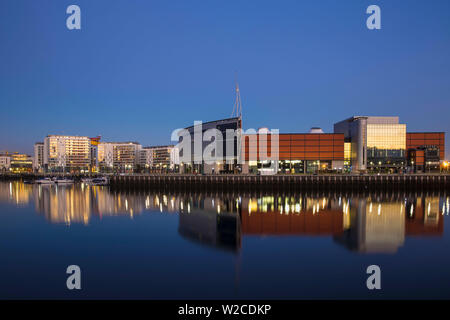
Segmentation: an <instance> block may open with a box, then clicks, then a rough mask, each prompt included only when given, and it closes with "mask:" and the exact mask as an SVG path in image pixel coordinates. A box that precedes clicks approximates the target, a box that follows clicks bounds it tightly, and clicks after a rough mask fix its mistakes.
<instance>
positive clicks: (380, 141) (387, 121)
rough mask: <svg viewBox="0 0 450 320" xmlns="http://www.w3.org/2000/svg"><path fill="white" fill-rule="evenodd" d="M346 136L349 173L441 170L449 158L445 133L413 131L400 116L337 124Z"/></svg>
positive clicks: (358, 118) (336, 128)
mask: <svg viewBox="0 0 450 320" xmlns="http://www.w3.org/2000/svg"><path fill="white" fill-rule="evenodd" d="M334 132H335V133H343V134H344V136H345V145H344V150H345V163H346V166H348V169H349V171H353V172H361V171H363V172H364V171H366V170H367V171H371V172H374V171H383V172H400V171H403V170H406V169H408V168H409V169H411V170H414V171H423V170H431V169H433V170H439V165H440V162H441V161H442V160H444V157H445V133H444V132H411V133H408V132H407V130H406V124H401V123H399V119H398V117H371V116H354V117H351V118H349V119H346V120H343V121H341V122H338V123H335V124H334Z"/></svg>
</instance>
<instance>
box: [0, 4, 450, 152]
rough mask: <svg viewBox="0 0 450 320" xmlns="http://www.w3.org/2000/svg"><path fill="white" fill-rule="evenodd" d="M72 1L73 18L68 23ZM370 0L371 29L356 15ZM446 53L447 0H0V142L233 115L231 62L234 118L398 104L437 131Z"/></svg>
mask: <svg viewBox="0 0 450 320" xmlns="http://www.w3.org/2000/svg"><path fill="white" fill-rule="evenodd" d="M70 4H77V5H79V6H80V8H81V16H82V29H81V30H74V31H70V30H68V29H67V28H66V22H65V21H66V18H67V16H68V15H67V14H66V8H67V6H69V5H70ZM370 4H377V5H379V6H380V7H381V15H382V29H381V30H376V31H371V30H368V29H367V28H366V23H365V21H366V18H367V16H368V15H367V14H366V13H365V11H366V8H367V7H368V6H369V5H370ZM449 57H450V1H448V0H442V1H439V0H433V1H426V0H420V1H414V0H409V1H407V0H403V1H402V0H397V1H378V0H372V1H364V0H346V1H338V0H333V1H331V0H310V1H298V0H297V1H284V0H280V1H264V0H259V1H234V0H228V1H206V0H204V1H200V0H192V1H187V0H184V1H173V0H165V1H144V0H128V1H125V0H118V1H111V0H109V1H103V0H95V1H92V0H89V1H86V0H71V1H66V0H53V1H50V0H39V1H33V0H28V1H25V0H2V1H1V2H0V113H1V117H0V119H1V120H0V150H9V151H21V152H31V151H32V145H33V143H34V142H36V141H40V140H42V139H43V137H44V136H46V135H47V134H60V133H64V134H75V135H88V136H96V135H101V136H102V137H103V140H114V141H121V140H125V141H128V140H133V141H139V142H140V143H142V144H143V145H154V144H166V143H169V142H170V134H171V132H172V130H173V129H175V128H179V127H186V126H189V125H192V124H193V121H194V120H204V121H208V120H214V119H218V118H224V117H229V116H230V115H231V112H232V108H233V101H234V88H233V87H234V77H235V73H236V72H237V73H238V79H239V84H240V88H241V97H242V101H243V121H244V127H245V128H249V127H251V128H259V127H262V126H264V127H269V128H278V129H280V132H307V131H308V130H309V128H310V127H312V126H320V127H322V128H323V129H324V130H325V131H327V132H331V131H332V128H333V123H334V122H337V121H339V120H342V119H344V118H347V117H350V116H352V115H386V116H388V115H398V116H399V117H400V120H401V122H402V123H406V124H407V126H408V131H446V132H447V131H448V128H449V119H450V108H449V102H450V59H449ZM446 138H447V140H449V139H450V137H448V136H447V137H446ZM446 149H447V155H449V154H450V153H449V151H450V144H449V143H447V148H446Z"/></svg>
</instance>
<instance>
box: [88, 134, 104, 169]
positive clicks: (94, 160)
mask: <svg viewBox="0 0 450 320" xmlns="http://www.w3.org/2000/svg"><path fill="white" fill-rule="evenodd" d="M100 139H101V137H100V136H97V137H95V138H90V140H91V145H90V148H89V152H90V159H91V163H90V168H89V169H90V172H98V145H99V143H100Z"/></svg>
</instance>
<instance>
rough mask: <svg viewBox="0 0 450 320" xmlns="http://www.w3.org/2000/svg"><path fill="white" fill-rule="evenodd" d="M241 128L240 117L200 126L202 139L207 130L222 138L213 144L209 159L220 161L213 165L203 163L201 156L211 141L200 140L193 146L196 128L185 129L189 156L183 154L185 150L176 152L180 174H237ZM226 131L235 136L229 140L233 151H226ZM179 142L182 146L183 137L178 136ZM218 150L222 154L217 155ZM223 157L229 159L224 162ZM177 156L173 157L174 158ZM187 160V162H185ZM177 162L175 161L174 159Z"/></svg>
mask: <svg viewBox="0 0 450 320" xmlns="http://www.w3.org/2000/svg"><path fill="white" fill-rule="evenodd" d="M241 128H242V122H241V118H240V117H234V118H228V119H222V120H216V121H210V122H204V123H202V124H201V137H202V138H203V136H204V134H205V132H206V131H207V130H214V129H215V130H217V131H218V132H220V134H221V136H222V137H218V139H217V140H214V141H215V142H214V143H215V146H216V148H215V150H214V154H211V155H210V156H211V157H214V158H217V159H220V160H218V161H215V162H214V163H213V164H211V163H207V162H208V161H205V159H204V157H203V155H204V153H205V150H206V148H207V147H208V146H209V145H210V144H211V140H208V139H205V140H204V139H202V142H201V145H200V144H199V143H197V144H198V145H196V144H194V138H195V129H196V126H195V125H194V126H191V127H187V128H185V129H184V132H188V138H190V143H191V144H190V148H189V149H190V151H189V152H190V156H187V155H185V154H184V152H186V150H183V148H180V149H179V150H178V151H175V152H176V153H178V157H179V161H180V169H179V171H180V172H181V173H205V174H211V173H232V172H237V170H238V168H239V166H238V157H239V154H238V150H240V147H239V146H240V139H241V135H240V129H241ZM227 130H234V132H235V135H234V136H233V137H232V138H230V140H231V139H232V141H230V143H231V145H232V146H233V147H232V148H233V150H227V144H228V141H227V132H226V131H227ZM179 142H180V145H182V144H183V137H182V136H181V134H179ZM219 150H221V152H222V154H219ZM225 155H227V156H228V155H229V159H227V160H225ZM186 156H187V157H186ZM176 157H177V155H175V158H176ZM186 158H188V160H186ZM175 161H177V159H175Z"/></svg>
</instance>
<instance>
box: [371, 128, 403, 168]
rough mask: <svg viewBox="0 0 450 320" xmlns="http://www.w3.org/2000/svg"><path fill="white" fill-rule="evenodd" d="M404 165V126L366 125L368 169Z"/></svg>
mask: <svg viewBox="0 0 450 320" xmlns="http://www.w3.org/2000/svg"><path fill="white" fill-rule="evenodd" d="M405 163H406V125H405V124H367V165H368V167H375V166H376V167H380V166H384V167H401V166H404V165H405Z"/></svg>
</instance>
